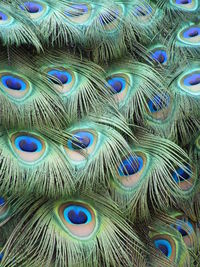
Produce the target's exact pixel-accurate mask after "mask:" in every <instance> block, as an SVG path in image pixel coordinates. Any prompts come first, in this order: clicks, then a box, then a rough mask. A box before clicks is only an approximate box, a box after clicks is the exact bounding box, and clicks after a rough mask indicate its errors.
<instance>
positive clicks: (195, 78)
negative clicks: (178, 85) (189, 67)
mask: <svg viewBox="0 0 200 267" xmlns="http://www.w3.org/2000/svg"><path fill="white" fill-rule="evenodd" d="M198 84H199V85H200V73H194V74H191V75H189V76H187V78H185V79H184V85H186V86H193V85H198Z"/></svg>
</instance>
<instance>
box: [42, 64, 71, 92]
mask: <svg viewBox="0 0 200 267" xmlns="http://www.w3.org/2000/svg"><path fill="white" fill-rule="evenodd" d="M47 77H48V79H49V80H50V81H51V82H52V83H53V85H54V89H55V90H56V91H58V92H59V93H61V94H65V93H69V92H70V91H71V90H72V88H73V86H74V84H75V80H76V79H75V75H74V73H73V72H72V71H70V70H66V69H50V70H47Z"/></svg>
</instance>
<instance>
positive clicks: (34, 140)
mask: <svg viewBox="0 0 200 267" xmlns="http://www.w3.org/2000/svg"><path fill="white" fill-rule="evenodd" d="M11 143H12V147H13V149H14V151H15V153H16V155H17V156H19V157H20V158H21V159H22V160H24V161H26V162H35V161H37V160H39V159H41V157H42V156H43V155H44V153H45V150H46V145H45V142H44V141H43V140H42V139H41V138H40V137H39V136H35V135H32V134H28V133H19V134H14V135H13V136H11Z"/></svg>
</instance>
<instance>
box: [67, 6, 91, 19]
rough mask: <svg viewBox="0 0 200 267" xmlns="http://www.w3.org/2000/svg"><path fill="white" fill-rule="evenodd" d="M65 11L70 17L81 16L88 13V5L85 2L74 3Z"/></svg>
mask: <svg viewBox="0 0 200 267" xmlns="http://www.w3.org/2000/svg"><path fill="white" fill-rule="evenodd" d="M64 13H65V15H66V16H68V17H79V16H83V15H85V14H87V13H88V7H87V5H84V4H74V5H71V6H69V7H68V10H66V11H65V12H64Z"/></svg>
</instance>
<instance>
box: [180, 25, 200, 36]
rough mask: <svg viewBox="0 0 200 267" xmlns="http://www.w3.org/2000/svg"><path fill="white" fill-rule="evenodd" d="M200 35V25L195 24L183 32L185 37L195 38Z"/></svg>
mask: <svg viewBox="0 0 200 267" xmlns="http://www.w3.org/2000/svg"><path fill="white" fill-rule="evenodd" d="M199 35H200V27H197V26H193V27H190V28H189V29H187V30H185V31H184V32H183V37H184V38H193V37H196V36H199Z"/></svg>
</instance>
